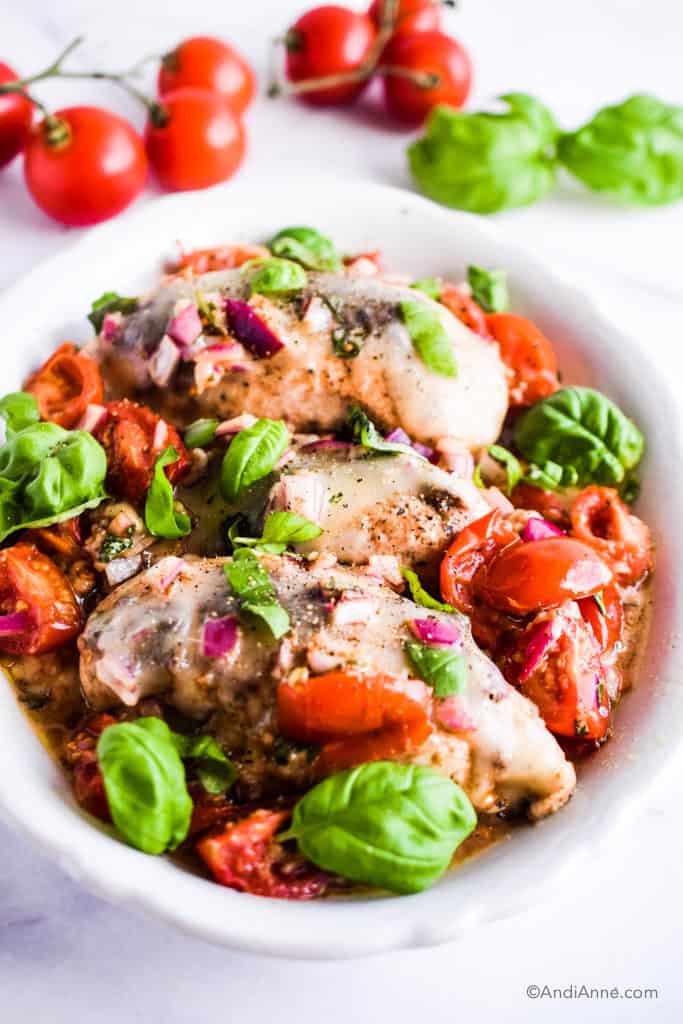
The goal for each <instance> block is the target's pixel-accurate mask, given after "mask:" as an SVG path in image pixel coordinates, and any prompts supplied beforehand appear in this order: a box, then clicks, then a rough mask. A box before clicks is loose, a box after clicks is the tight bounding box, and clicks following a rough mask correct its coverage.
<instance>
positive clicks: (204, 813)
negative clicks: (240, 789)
mask: <svg viewBox="0 0 683 1024" xmlns="http://www.w3.org/2000/svg"><path fill="white" fill-rule="evenodd" d="M187 789H188V792H189V794H190V797H191V798H192V818H191V819H190V827H189V829H188V833H187V834H188V837H190V838H192V837H196V836H198V835H200V834H201V833H202V832H207V831H208V829H210V828H215V827H217V826H218V825H225V824H226V822H228V821H235V820H236V819H237V818H238V817H239V815H240V813H241V811H240V807H239V805H238V804H236V803H234V802H233V801H232V800H231V799H230V797H229V796H226V795H225V794H223V793H217V794H213V793H207V791H206V790H205V789H204V787H203V786H202V784H201V782H190V783H189V784H188V787H187Z"/></svg>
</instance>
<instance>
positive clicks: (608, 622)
mask: <svg viewBox="0 0 683 1024" xmlns="http://www.w3.org/2000/svg"><path fill="white" fill-rule="evenodd" d="M597 596H598V595H596V596H595V597H584V598H582V599H581V600H580V601H579V602H578V605H579V609H580V610H581V614H582V616H583V618H584V620H585V621H586V622H587V623H588V625H589V626H590V628H591V629H592V630H593V636H594V637H595V639H596V640H597V642H598V647H599V648H600V651H601V653H602V652H603V651H609V650H611V649H612V648H613V647H614V645H615V644H616V643H617V642H618V641H619V640H621V634H622V630H623V627H624V606H623V604H622V601H621V596H620V594H619V590H618V588H617V586H616V585H615V584H614V583H610V584H609V586H607V587H605V589H604V590H603V591H602V605H603V607H604V609H605V610H604V611H603V610H602V608H601V606H600V603H599V601H598V600H597Z"/></svg>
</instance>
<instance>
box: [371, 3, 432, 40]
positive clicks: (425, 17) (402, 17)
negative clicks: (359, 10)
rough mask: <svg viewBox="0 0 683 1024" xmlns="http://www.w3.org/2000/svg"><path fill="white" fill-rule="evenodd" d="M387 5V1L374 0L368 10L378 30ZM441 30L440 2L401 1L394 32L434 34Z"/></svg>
mask: <svg viewBox="0 0 683 1024" xmlns="http://www.w3.org/2000/svg"><path fill="white" fill-rule="evenodd" d="M389 2H391V0H389ZM386 5H387V0H373V2H372V4H371V5H370V8H369V10H368V15H369V16H370V17H371V18H372V20H373V21H374V23H375V25H377V28H380V26H381V24H382V12H383V9H384V8H385V7H386ZM440 28H441V4H440V0H399V2H398V8H397V11H396V25H395V28H394V32H432V31H435V30H436V31H438V30H439V29H440Z"/></svg>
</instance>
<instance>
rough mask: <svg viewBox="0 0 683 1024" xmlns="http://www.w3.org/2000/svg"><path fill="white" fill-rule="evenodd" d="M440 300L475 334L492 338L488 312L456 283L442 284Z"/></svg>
mask: <svg viewBox="0 0 683 1024" xmlns="http://www.w3.org/2000/svg"><path fill="white" fill-rule="evenodd" d="M439 302H441V304H442V305H444V306H445V307H446V309H449V310H450V311H451V313H452V314H453V316H454V317H457V319H458V320H460V321H462V323H464V325H465V327H469V329H470V330H471V331H474V333H475V334H480V335H481V337H482V338H489V339H490V337H491V335H490V333H489V329H488V327H487V326H486V313H485V312H484V310H483V309H482V308H481V306H480V305H478V303H476V302H475V301H474V299H472V298H470V296H469V295H466V294H465V292H462V291H461V290H460V289H459V288H456V286H455V285H454V284H448V283H445V284H444V285H443V286H442V288H441V295H440V297H439Z"/></svg>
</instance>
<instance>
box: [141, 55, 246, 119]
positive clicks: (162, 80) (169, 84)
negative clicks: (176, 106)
mask: <svg viewBox="0 0 683 1024" xmlns="http://www.w3.org/2000/svg"><path fill="white" fill-rule="evenodd" d="M157 85H158V89H159V95H160V96H165V95H166V94H167V93H169V92H173V91H174V90H175V89H183V88H185V87H186V86H190V87H191V88H194V89H208V90H209V92H217V93H220V95H221V96H224V97H225V99H226V100H227V101H228V103H229V105H230V107H231V109H232V110H233V111H234V112H235V113H236V114H242V113H244V111H245V110H246V109H247V107H248V106H249V104H250V103H251V101H252V99H253V96H254V91H255V89H256V79H255V77H254V72H253V71H252V69H251V67H250V66H249V64H247V62H246V60H245V59H244V57H242V56H240V54H239V53H238V52H237V51H236V50H234V49H233V48H232V46H229V45H228V43H224V42H223V41H222V40H221V39H214V38H212V37H211V36H193V37H192V38H191V39H184V40H183V42H182V43H180V45H179V46H176V48H175V50H171V52H170V53H167V54H166V55H165V56H164V57H163V59H162V61H161V67H160V68H159V77H158V80H157Z"/></svg>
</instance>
